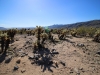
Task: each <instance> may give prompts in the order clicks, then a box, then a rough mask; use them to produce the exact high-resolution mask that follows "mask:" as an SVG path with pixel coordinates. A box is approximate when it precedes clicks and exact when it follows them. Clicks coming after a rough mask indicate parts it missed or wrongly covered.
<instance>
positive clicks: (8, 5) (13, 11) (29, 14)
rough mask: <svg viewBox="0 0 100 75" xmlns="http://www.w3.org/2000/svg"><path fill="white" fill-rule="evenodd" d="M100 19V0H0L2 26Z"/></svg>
mask: <svg viewBox="0 0 100 75" xmlns="http://www.w3.org/2000/svg"><path fill="white" fill-rule="evenodd" d="M94 19H100V0H0V27H7V28H9V27H35V26H36V25H41V26H49V25H53V24H70V23H76V22H82V21H89V20H94Z"/></svg>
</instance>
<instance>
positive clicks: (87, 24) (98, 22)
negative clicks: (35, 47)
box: [0, 20, 100, 30]
mask: <svg viewBox="0 0 100 75" xmlns="http://www.w3.org/2000/svg"><path fill="white" fill-rule="evenodd" d="M81 26H85V27H97V28H98V27H99V28H100V20H91V21H85V22H77V23H73V24H54V25H50V26H48V28H50V29H56V28H57V29H58V28H78V27H81ZM24 28H25V27H24ZM26 28H27V29H29V28H30V29H33V28H35V27H26ZM6 29H7V28H4V27H0V30H6ZM18 29H21V28H18Z"/></svg>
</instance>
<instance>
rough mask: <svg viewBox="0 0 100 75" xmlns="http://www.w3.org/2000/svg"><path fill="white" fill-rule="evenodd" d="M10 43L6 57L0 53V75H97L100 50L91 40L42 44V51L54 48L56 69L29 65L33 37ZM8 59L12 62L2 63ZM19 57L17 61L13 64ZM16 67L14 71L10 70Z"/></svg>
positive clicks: (17, 36)
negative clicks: (9, 57) (44, 48)
mask: <svg viewBox="0 0 100 75" xmlns="http://www.w3.org/2000/svg"><path fill="white" fill-rule="evenodd" d="M54 36H55V37H57V36H56V35H54ZM14 40H15V42H14V43H12V44H10V49H9V50H8V51H7V54H6V55H2V54H0V75H100V55H99V54H98V53H97V52H98V51H100V43H96V42H94V41H92V38H85V37H84V38H76V37H72V36H67V37H66V40H60V41H58V42H57V43H55V44H54V43H50V42H45V47H46V48H48V49H49V50H50V51H51V50H52V49H55V50H56V51H57V52H59V54H56V55H55V56H54V57H53V60H55V61H57V62H58V67H53V66H55V65H52V66H48V67H46V66H44V67H43V68H41V66H38V65H37V64H31V61H30V60H29V59H28V55H31V54H33V53H32V52H33V43H34V42H35V41H36V40H37V39H36V37H35V36H27V35H16V36H15V39H14ZM10 50H11V51H10ZM15 52H16V53H15ZM22 53H26V55H23V56H21V54H22ZM8 56H12V59H11V61H10V62H9V63H5V60H6V58H7V57H8ZM19 58H20V60H21V61H20V63H19V64H17V63H16V61H17V60H18V59H19ZM60 61H62V62H64V63H65V66H63V65H61V64H59V62H60ZM16 65H17V66H18V70H15V71H14V70H13V69H14V66H16ZM44 68H45V69H44ZM49 69H51V70H52V72H51V71H49ZM43 70H44V72H43Z"/></svg>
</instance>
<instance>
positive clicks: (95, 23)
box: [48, 20, 100, 29]
mask: <svg viewBox="0 0 100 75" xmlns="http://www.w3.org/2000/svg"><path fill="white" fill-rule="evenodd" d="M81 26H86V27H99V28H100V20H91V21H86V22H78V23H73V24H64V25H62V24H59V25H58V24H57V25H51V26H48V28H51V29H52V28H53V29H55V28H78V27H81Z"/></svg>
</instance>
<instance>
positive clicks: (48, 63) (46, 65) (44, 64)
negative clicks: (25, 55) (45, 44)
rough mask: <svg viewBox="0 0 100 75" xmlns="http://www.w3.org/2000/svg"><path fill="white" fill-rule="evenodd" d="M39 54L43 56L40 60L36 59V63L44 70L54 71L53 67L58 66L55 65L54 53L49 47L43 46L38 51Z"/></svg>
mask: <svg viewBox="0 0 100 75" xmlns="http://www.w3.org/2000/svg"><path fill="white" fill-rule="evenodd" d="M38 54H40V57H39V58H41V59H40V60H37V61H35V63H36V64H37V65H38V66H40V67H41V69H42V72H45V71H46V70H48V71H50V72H53V70H52V69H51V67H53V68H56V67H55V66H54V65H53V61H52V54H51V52H50V50H49V49H48V48H42V49H41V50H39V51H38Z"/></svg>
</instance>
